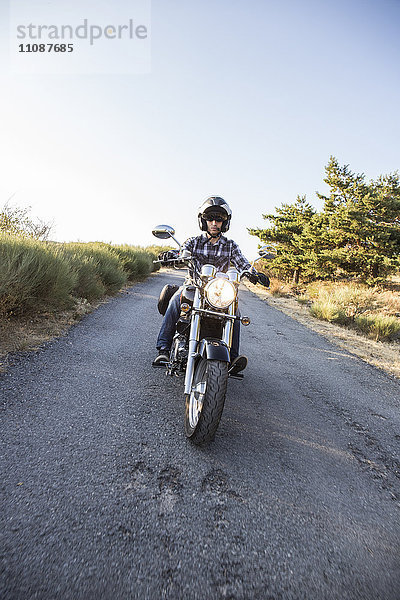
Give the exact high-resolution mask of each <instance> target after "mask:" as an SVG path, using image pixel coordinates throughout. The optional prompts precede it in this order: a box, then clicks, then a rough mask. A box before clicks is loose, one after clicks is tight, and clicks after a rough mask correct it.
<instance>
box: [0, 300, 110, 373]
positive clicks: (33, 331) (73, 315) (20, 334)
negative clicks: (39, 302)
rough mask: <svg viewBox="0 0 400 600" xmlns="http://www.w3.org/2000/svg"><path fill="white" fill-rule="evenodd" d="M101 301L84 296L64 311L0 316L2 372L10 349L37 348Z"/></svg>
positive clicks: (57, 335)
mask: <svg viewBox="0 0 400 600" xmlns="http://www.w3.org/2000/svg"><path fill="white" fill-rule="evenodd" d="M99 304H101V302H97V303H93V304H89V303H88V302H86V301H85V300H81V301H79V302H77V303H76V305H75V307H74V308H73V309H70V310H66V311H63V312H58V313H43V314H36V315H34V316H30V317H9V318H1V319H0V373H1V372H4V371H5V370H6V367H7V363H8V355H9V353H12V352H24V351H28V350H37V349H38V348H39V347H40V346H41V345H42V344H44V343H45V342H48V341H49V340H51V339H53V338H55V337H60V336H61V335H64V334H65V333H66V331H67V330H68V329H69V327H71V325H73V324H74V323H76V322H77V321H79V320H80V319H81V318H82V317H83V316H84V315H86V314H88V313H89V312H91V311H92V310H94V309H95V308H96V307H97V306H99Z"/></svg>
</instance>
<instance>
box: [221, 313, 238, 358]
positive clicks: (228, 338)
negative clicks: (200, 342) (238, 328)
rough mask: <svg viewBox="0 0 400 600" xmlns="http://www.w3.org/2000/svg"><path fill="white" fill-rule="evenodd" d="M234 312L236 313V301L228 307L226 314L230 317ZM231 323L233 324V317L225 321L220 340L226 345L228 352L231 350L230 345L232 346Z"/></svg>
mask: <svg viewBox="0 0 400 600" xmlns="http://www.w3.org/2000/svg"><path fill="white" fill-rule="evenodd" d="M235 313H236V302H233V303H232V304H231V305H230V307H229V309H228V315H231V316H232V317H234V316H235ZM233 324H234V320H233V319H227V320H226V323H225V325H224V329H223V333H222V341H223V342H224V343H225V344H226V345H227V346H228V348H229V352H230V351H231V347H232V338H233Z"/></svg>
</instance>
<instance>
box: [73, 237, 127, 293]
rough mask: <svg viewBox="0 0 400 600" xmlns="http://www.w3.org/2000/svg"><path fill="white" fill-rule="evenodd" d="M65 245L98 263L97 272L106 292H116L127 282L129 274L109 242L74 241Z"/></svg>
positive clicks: (95, 263) (94, 263)
mask: <svg viewBox="0 0 400 600" xmlns="http://www.w3.org/2000/svg"><path fill="white" fill-rule="evenodd" d="M64 247H65V248H66V249H67V250H73V251H74V252H76V253H78V254H79V255H80V256H86V257H88V258H89V259H91V260H92V261H93V262H92V264H93V265H96V269H97V274H98V276H99V278H100V281H101V283H102V284H103V285H104V287H105V290H106V293H108V294H114V293H115V292H117V291H118V290H119V289H120V288H121V287H122V286H123V285H124V284H125V283H126V282H127V280H128V275H127V273H126V272H125V271H124V268H123V266H122V263H121V262H120V260H119V258H118V256H117V255H116V254H115V252H113V250H112V247H111V246H109V245H108V244H103V243H102V242H90V243H87V244H86V243H80V242H72V243H70V244H65V246H64Z"/></svg>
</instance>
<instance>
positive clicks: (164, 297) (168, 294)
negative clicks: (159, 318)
mask: <svg viewBox="0 0 400 600" xmlns="http://www.w3.org/2000/svg"><path fill="white" fill-rule="evenodd" d="M178 287H179V286H178V285H173V284H170V283H167V285H164V287H163V289H162V290H161V293H160V297H159V299H158V312H159V313H160V315H165V313H166V311H167V308H168V304H169V301H170V300H171V298H172V296H173V295H174V294H175V292H176V290H177V289H178Z"/></svg>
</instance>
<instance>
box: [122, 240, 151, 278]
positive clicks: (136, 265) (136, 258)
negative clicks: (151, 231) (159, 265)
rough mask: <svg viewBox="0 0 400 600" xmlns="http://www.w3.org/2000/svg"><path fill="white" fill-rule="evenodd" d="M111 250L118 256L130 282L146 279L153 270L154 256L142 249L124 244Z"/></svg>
mask: <svg viewBox="0 0 400 600" xmlns="http://www.w3.org/2000/svg"><path fill="white" fill-rule="evenodd" d="M112 250H113V251H114V252H115V253H116V254H117V255H118V257H119V259H120V261H121V263H122V265H123V267H124V270H125V271H126V272H127V273H128V278H129V280H130V281H134V280H135V279H137V278H141V277H146V276H147V275H149V274H150V273H151V272H152V271H153V270H154V265H153V259H154V255H153V254H151V253H149V252H147V251H146V250H145V249H143V248H138V247H136V246H128V245H127V244H124V245H120V246H112Z"/></svg>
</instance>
